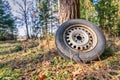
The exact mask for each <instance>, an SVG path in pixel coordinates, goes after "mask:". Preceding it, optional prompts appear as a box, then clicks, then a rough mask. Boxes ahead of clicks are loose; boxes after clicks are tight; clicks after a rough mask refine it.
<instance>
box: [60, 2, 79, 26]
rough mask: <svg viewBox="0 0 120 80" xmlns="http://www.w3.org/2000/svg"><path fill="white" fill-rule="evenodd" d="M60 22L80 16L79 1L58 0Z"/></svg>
mask: <svg viewBox="0 0 120 80" xmlns="http://www.w3.org/2000/svg"><path fill="white" fill-rule="evenodd" d="M58 5H59V16H60V20H59V22H60V24H62V23H63V22H65V21H67V20H70V19H78V18H80V1H79V0H59V1H58Z"/></svg>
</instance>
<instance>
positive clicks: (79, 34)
mask: <svg viewBox="0 0 120 80" xmlns="http://www.w3.org/2000/svg"><path fill="white" fill-rule="evenodd" d="M63 39H64V42H65V44H66V45H67V46H68V47H69V48H70V49H72V50H73V51H76V52H82V53H85V52H88V51H90V50H92V49H94V48H95V46H96V44H97V36H96V33H95V32H94V31H93V29H91V28H90V27H89V26H86V25H83V24H75V25H71V26H69V27H68V28H67V29H66V30H65V31H64V34H63Z"/></svg>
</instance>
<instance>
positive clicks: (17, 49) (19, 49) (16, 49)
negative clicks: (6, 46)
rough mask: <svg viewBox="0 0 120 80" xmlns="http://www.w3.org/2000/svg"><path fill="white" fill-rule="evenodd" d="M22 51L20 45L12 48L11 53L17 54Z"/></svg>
mask: <svg viewBox="0 0 120 80" xmlns="http://www.w3.org/2000/svg"><path fill="white" fill-rule="evenodd" d="M22 50H23V48H22V47H21V46H20V45H18V46H16V47H15V48H14V50H13V51H15V52H18V51H22Z"/></svg>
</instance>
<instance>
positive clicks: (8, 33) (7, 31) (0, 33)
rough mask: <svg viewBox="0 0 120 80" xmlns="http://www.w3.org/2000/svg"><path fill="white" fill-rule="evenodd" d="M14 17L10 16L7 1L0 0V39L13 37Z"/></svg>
mask: <svg viewBox="0 0 120 80" xmlns="http://www.w3.org/2000/svg"><path fill="white" fill-rule="evenodd" d="M14 30H16V27H15V26H14V18H13V17H12V13H11V9H10V6H9V3H8V2H7V1H6V0H0V39H1V40H2V39H3V40H5V39H14Z"/></svg>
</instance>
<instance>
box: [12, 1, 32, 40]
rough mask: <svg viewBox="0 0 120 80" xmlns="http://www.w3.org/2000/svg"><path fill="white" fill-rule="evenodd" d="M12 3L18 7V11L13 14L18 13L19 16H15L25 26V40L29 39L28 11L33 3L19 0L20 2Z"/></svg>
mask: <svg viewBox="0 0 120 80" xmlns="http://www.w3.org/2000/svg"><path fill="white" fill-rule="evenodd" d="M14 1H15V3H16V4H17V5H18V7H19V9H18V10H16V11H15V12H16V13H18V14H19V15H20V16H16V17H17V19H18V20H19V21H21V22H22V23H24V24H25V27H26V33H27V39H30V34H29V27H30V26H29V20H30V17H29V16H30V14H29V13H30V9H31V7H32V4H33V2H32V1H29V0H21V1H19V0H18V1H17V0H14Z"/></svg>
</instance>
